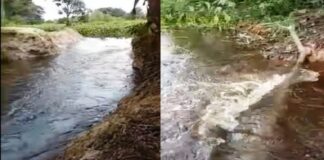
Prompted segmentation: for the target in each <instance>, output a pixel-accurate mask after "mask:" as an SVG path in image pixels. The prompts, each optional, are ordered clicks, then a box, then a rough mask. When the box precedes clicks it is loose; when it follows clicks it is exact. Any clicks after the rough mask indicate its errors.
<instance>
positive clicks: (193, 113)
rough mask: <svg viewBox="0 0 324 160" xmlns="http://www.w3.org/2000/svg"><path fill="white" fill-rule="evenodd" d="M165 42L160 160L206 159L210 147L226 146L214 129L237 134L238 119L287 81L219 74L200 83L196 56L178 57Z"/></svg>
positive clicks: (165, 40) (164, 39)
mask: <svg viewBox="0 0 324 160" xmlns="http://www.w3.org/2000/svg"><path fill="white" fill-rule="evenodd" d="M161 40H162V41H161V42H162V43H161V46H162V55H161V56H162V58H161V73H162V74H161V75H162V76H161V82H162V83H161V89H162V91H161V97H162V98H161V132H162V133H161V149H162V151H161V157H162V159H183V158H185V159H195V160H196V159H202V160H203V159H208V158H209V156H210V153H211V150H212V147H213V146H214V145H217V144H220V143H224V142H225V141H224V140H223V139H222V138H221V136H218V135H215V132H213V129H215V128H216V127H217V126H218V127H220V128H222V129H224V130H226V131H233V130H234V128H235V127H237V126H238V125H239V121H238V120H237V119H236V118H237V117H238V116H239V115H240V113H242V112H243V111H245V110H248V109H249V107H250V106H251V105H253V104H255V103H257V102H259V101H260V100H261V99H262V97H263V96H264V95H266V94H268V93H269V92H271V91H272V90H273V89H274V88H275V87H276V86H278V85H280V84H282V83H283V82H284V81H285V80H286V79H287V77H288V76H289V73H288V74H282V75H279V74H267V76H265V75H264V74H262V76H261V74H252V73H251V74H242V75H239V76H237V75H235V77H236V78H233V77H234V76H233V77H224V78H223V77H220V76H219V75H217V74H215V75H212V74H210V75H207V76H206V77H200V76H199V75H201V73H204V71H205V70H204V68H197V62H196V61H195V56H194V55H192V54H190V53H189V54H176V52H177V51H176V49H175V48H176V47H175V45H174V43H173V42H172V39H171V38H170V36H162V39H161ZM214 69H215V70H217V68H214ZM234 74H238V73H234ZM237 77H239V78H237ZM194 137H195V138H194ZM233 138H235V137H233ZM210 144H212V145H210Z"/></svg>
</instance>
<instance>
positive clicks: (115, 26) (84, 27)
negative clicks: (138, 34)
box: [8, 20, 145, 37]
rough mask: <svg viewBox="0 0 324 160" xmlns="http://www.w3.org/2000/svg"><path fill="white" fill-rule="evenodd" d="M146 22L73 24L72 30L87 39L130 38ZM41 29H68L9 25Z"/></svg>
mask: <svg viewBox="0 0 324 160" xmlns="http://www.w3.org/2000/svg"><path fill="white" fill-rule="evenodd" d="M144 23H145V20H111V21H95V22H88V23H73V24H72V25H71V26H70V28H72V29H74V30H76V31H78V32H79V33H80V34H81V35H83V36H86V37H130V36H132V34H133V33H134V32H135V31H136V29H137V28H138V27H139V26H141V25H143V24H144ZM8 26H18V27H19V26H21V27H33V28H39V29H42V30H45V31H48V32H52V31H59V30H62V29H64V28H66V25H65V24H58V23H43V24H36V25H13V24H12V25H8Z"/></svg>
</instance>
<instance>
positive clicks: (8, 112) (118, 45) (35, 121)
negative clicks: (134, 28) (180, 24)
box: [1, 38, 133, 160]
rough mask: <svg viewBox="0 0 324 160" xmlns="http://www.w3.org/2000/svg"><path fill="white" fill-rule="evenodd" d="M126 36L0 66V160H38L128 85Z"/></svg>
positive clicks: (106, 108) (107, 108)
mask: <svg viewBox="0 0 324 160" xmlns="http://www.w3.org/2000/svg"><path fill="white" fill-rule="evenodd" d="M131 52H132V49H131V39H130V38H126V39H125V38H121V39H116V38H102V39H99V38H84V39H82V40H81V41H80V42H79V43H77V44H75V45H74V46H71V48H69V49H67V50H64V51H63V53H61V54H59V55H58V56H54V57H48V58H45V59H37V60H30V61H17V62H14V63H11V64H2V66H1V159H3V160H26V159H31V160H43V159H47V158H50V157H51V156H53V155H55V154H57V153H59V152H61V151H62V150H63V149H64V147H65V145H66V144H67V142H69V140H70V139H71V138H73V137H75V136H76V135H77V134H78V133H80V132H82V131H85V130H87V129H89V128H90V127H91V126H92V125H94V124H96V123H98V122H100V121H101V119H102V118H103V117H104V116H105V115H107V114H109V113H110V112H112V111H113V110H114V109H115V108H116V106H117V103H118V101H119V100H120V99H121V98H122V97H124V96H125V95H127V94H128V93H129V91H130V89H131V88H132V87H133V80H132V79H133V78H132V77H133V71H132V66H131V63H132V59H131Z"/></svg>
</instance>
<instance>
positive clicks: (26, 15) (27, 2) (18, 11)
mask: <svg viewBox="0 0 324 160" xmlns="http://www.w3.org/2000/svg"><path fill="white" fill-rule="evenodd" d="M43 13H44V10H43V8H42V7H40V6H37V5H35V4H34V3H33V1H32V0H23V1H22V0H1V19H2V23H1V24H2V25H3V24H6V23H9V22H13V23H29V24H35V23H41V22H42V21H43V19H42V14H43Z"/></svg>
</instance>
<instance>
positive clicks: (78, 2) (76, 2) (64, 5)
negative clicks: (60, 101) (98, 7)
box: [53, 0, 86, 26]
mask: <svg viewBox="0 0 324 160" xmlns="http://www.w3.org/2000/svg"><path fill="white" fill-rule="evenodd" d="M53 1H54V2H55V3H56V6H58V7H59V8H60V11H59V14H63V13H64V14H65V17H66V25H67V26H70V25H71V23H70V18H71V17H72V16H78V15H82V14H83V13H84V12H85V11H86V8H85V4H84V2H83V1H82V0H53Z"/></svg>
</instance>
